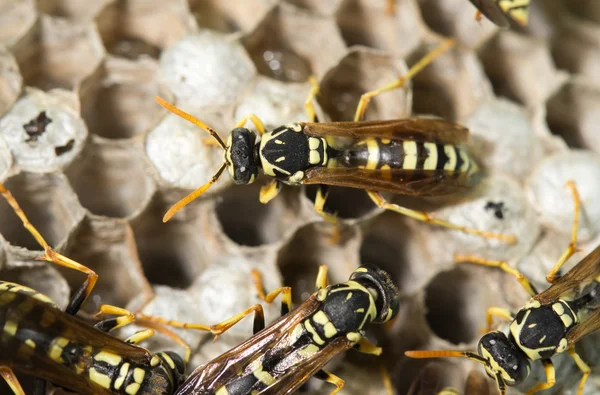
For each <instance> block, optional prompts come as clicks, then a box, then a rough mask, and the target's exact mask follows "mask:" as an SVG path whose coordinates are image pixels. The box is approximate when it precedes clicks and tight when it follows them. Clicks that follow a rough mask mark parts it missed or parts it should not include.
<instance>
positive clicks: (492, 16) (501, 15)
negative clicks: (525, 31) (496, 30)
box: [469, 0, 531, 28]
mask: <svg viewBox="0 0 600 395" xmlns="http://www.w3.org/2000/svg"><path fill="white" fill-rule="evenodd" d="M469 1H470V2H471V4H473V5H474V6H475V7H476V8H477V10H478V13H480V14H481V15H483V16H485V17H486V18H487V19H489V20H490V22H492V23H494V24H496V25H498V26H500V27H502V28H507V27H510V21H509V17H510V18H511V19H512V20H514V21H515V22H517V23H519V24H520V25H523V26H525V25H527V19H528V17H529V2H530V1H531V0H469ZM478 17H480V15H479V14H478Z"/></svg>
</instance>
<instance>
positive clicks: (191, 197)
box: [163, 163, 227, 222]
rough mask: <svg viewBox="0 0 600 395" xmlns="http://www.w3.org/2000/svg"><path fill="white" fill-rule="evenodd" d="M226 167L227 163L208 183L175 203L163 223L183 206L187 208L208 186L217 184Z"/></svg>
mask: <svg viewBox="0 0 600 395" xmlns="http://www.w3.org/2000/svg"><path fill="white" fill-rule="evenodd" d="M226 167H227V163H223V164H222V165H221V167H219V170H217V172H216V173H215V174H214V175H213V176H212V178H211V179H210V181H209V182H207V183H206V184H204V185H202V186H201V187H200V188H198V189H196V190H195V191H194V192H192V193H190V194H189V195H187V196H186V197H184V198H183V199H181V200H180V201H178V202H177V203H175V204H174V205H173V206H172V207H171V208H170V209H169V210H168V211H167V212H166V214H165V216H164V217H163V222H167V221H168V220H170V219H171V217H173V216H174V215H175V213H176V212H178V211H179V210H181V209H182V208H184V207H185V206H187V205H188V204H190V203H191V202H192V201H193V200H195V199H196V198H197V197H198V196H200V195H202V194H203V193H204V192H206V190H207V189H208V188H210V186H211V185H212V184H214V183H215V182H217V181H218V180H219V178H220V177H221V174H222V173H223V170H225V168H226Z"/></svg>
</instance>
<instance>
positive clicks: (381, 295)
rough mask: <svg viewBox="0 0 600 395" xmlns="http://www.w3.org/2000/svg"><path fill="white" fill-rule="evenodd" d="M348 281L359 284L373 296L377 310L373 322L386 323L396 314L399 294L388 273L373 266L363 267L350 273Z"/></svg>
mask: <svg viewBox="0 0 600 395" xmlns="http://www.w3.org/2000/svg"><path fill="white" fill-rule="evenodd" d="M350 280H352V281H356V282H358V283H360V284H361V285H363V286H364V287H366V288H367V289H369V291H370V292H371V295H373V298H374V299H375V305H376V308H377V316H376V317H375V319H373V322H375V323H383V322H387V321H389V320H391V319H392V318H394V317H395V316H396V315H397V314H398V311H399V310H400V294H399V292H398V287H396V284H394V282H393V281H392V279H391V277H390V275H389V274H388V272H386V271H385V270H382V269H380V268H378V267H377V266H375V265H363V266H361V267H359V268H358V269H356V270H355V271H354V273H352V275H351V276H350Z"/></svg>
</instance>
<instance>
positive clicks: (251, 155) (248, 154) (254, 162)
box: [225, 128, 258, 184]
mask: <svg viewBox="0 0 600 395" xmlns="http://www.w3.org/2000/svg"><path fill="white" fill-rule="evenodd" d="M257 158H258V146H257V145H256V133H254V132H253V131H251V130H249V129H246V128H235V129H233V130H232V131H231V134H230V135H229V138H228V139H227V148H226V149H225V163H226V164H227V169H228V170H229V174H231V178H233V182H235V183H236V184H251V183H252V182H254V180H255V179H256V176H257V175H258V159H257Z"/></svg>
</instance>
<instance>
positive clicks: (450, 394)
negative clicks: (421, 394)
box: [437, 387, 460, 395]
mask: <svg viewBox="0 0 600 395" xmlns="http://www.w3.org/2000/svg"><path fill="white" fill-rule="evenodd" d="M437 395H460V392H458V390H457V389H456V388H454V387H447V388H444V389H443V390H441V391H440V392H438V393H437Z"/></svg>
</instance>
